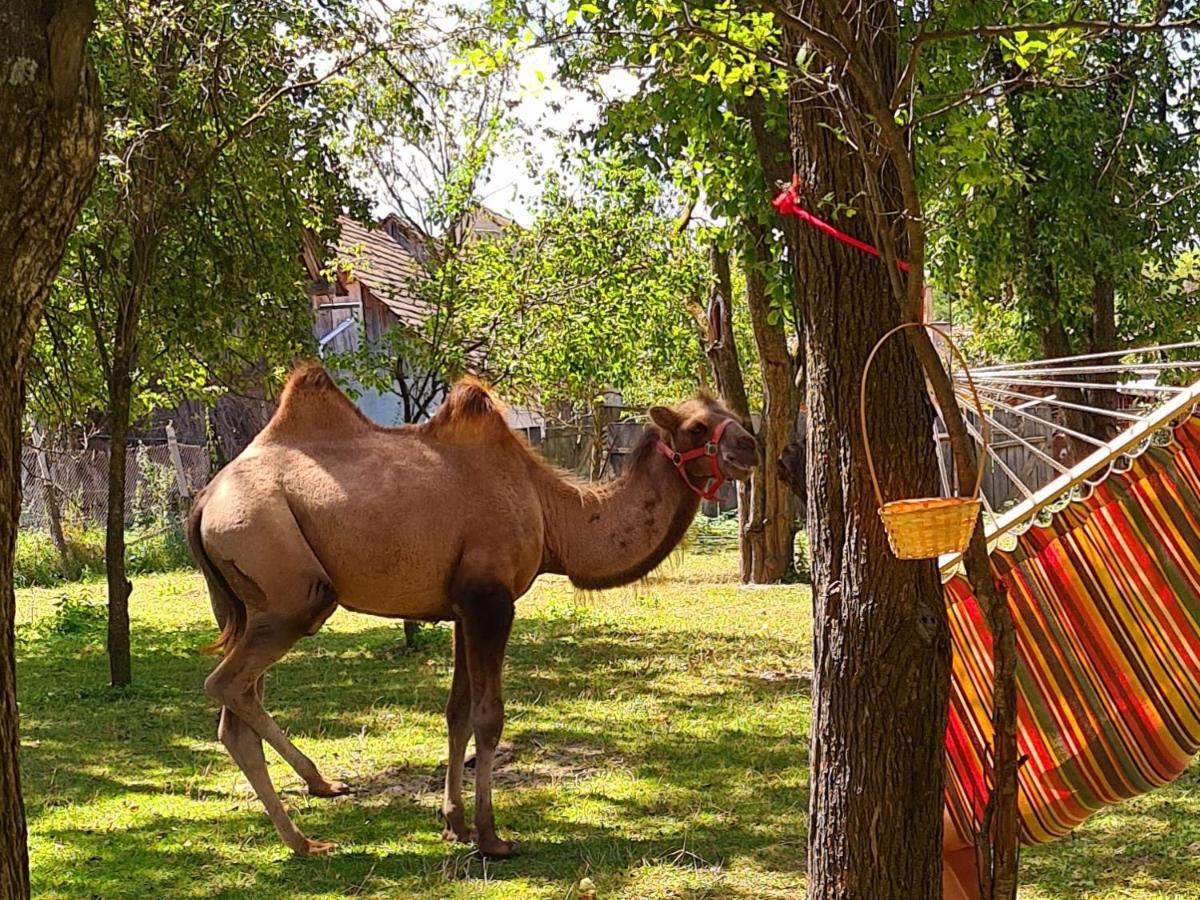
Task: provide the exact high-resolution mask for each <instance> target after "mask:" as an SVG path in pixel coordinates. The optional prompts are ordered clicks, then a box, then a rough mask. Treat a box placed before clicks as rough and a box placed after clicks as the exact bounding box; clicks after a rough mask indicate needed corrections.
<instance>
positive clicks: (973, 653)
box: [943, 387, 1200, 844]
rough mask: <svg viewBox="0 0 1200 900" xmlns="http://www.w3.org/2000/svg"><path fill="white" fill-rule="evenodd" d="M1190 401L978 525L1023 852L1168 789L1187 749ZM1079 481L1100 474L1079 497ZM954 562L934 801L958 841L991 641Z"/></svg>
mask: <svg viewBox="0 0 1200 900" xmlns="http://www.w3.org/2000/svg"><path fill="white" fill-rule="evenodd" d="M1198 401H1200V387H1193V388H1189V389H1187V390H1185V391H1181V392H1179V393H1178V394H1177V395H1176V396H1175V397H1174V398H1173V399H1172V401H1171V402H1170V403H1168V404H1166V406H1165V407H1163V408H1161V409H1160V410H1158V411H1157V412H1156V413H1155V414H1153V415H1152V416H1149V417H1147V418H1146V420H1145V421H1143V422H1141V423H1139V424H1138V425H1136V426H1134V427H1133V428H1131V429H1129V431H1128V432H1127V433H1126V434H1125V435H1123V436H1122V437H1121V438H1119V439H1116V440H1114V441H1113V442H1112V443H1111V444H1110V445H1109V446H1108V447H1107V448H1104V449H1100V450H1097V451H1096V452H1095V453H1094V454H1092V456H1091V457H1089V458H1088V460H1085V461H1084V463H1081V464H1080V466H1078V467H1076V469H1074V470H1072V472H1071V473H1068V474H1066V475H1064V476H1062V477H1061V478H1059V479H1057V480H1056V481H1055V482H1054V483H1052V484H1050V485H1047V486H1046V488H1045V489H1044V490H1042V491H1039V492H1038V494H1037V495H1036V496H1035V497H1032V498H1031V499H1030V500H1029V501H1027V502H1026V503H1024V504H1022V505H1021V507H1018V509H1016V510H1014V511H1013V513H1012V514H1009V515H1007V516H1002V517H1000V519H998V520H997V522H996V523H994V524H993V525H992V526H991V527H989V529H988V535H989V542H992V543H994V544H996V546H994V548H993V549H992V553H991V568H992V573H993V575H994V576H995V577H996V578H997V579H998V580H1001V581H1003V583H1004V586H1005V587H1006V588H1007V591H1008V598H1009V602H1010V604H1011V607H1012V613H1013V618H1014V621H1015V625H1016V635H1017V648H1018V656H1019V662H1018V667H1017V681H1018V723H1017V729H1018V731H1017V740H1018V753H1019V755H1020V756H1023V757H1024V758H1025V761H1024V763H1023V764H1022V766H1021V769H1020V775H1019V811H1020V820H1021V837H1022V841H1023V842H1024V843H1030V844H1034V843H1041V842H1045V841H1051V840H1054V839H1056V838H1060V837H1062V836H1064V835H1066V834H1067V833H1068V832H1070V831H1071V830H1072V829H1074V828H1075V827H1076V826H1078V825H1079V824H1080V823H1081V822H1083V821H1084V820H1085V819H1087V818H1088V817H1089V816H1090V815H1092V814H1093V813H1094V812H1096V811H1097V810H1099V809H1101V808H1102V807H1104V806H1106V805H1108V804H1112V803H1116V802H1118V801H1121V800H1125V799H1128V798H1130V797H1133V796H1136V795H1137V794H1141V793H1144V792H1146V791H1149V790H1151V789H1152V788H1155V787H1158V786H1160V785H1162V784H1165V783H1166V782H1168V781H1171V780H1172V779H1174V778H1176V777H1177V776H1178V775H1179V774H1180V773H1182V772H1183V771H1184V769H1186V768H1187V766H1188V765H1189V764H1190V762H1191V760H1192V756H1193V755H1194V754H1195V753H1196V752H1197V750H1200V415H1197V412H1198V410H1197V402H1198ZM1106 472H1107V473H1108V474H1107V476H1105V474H1104V473H1106ZM1085 473H1088V474H1090V475H1092V476H1099V478H1100V480H1099V482H1098V483H1096V484H1095V486H1094V487H1093V488H1092V490H1091V492H1090V496H1087V497H1086V498H1082V499H1080V498H1078V497H1077V492H1078V489H1079V486H1080V484H1081V483H1082V482H1083V475H1084V474H1085ZM1072 496H1076V499H1073V501H1072V502H1066V498H1067V497H1072ZM1064 502H1066V505H1065V506H1062V507H1061V508H1059V509H1058V510H1057V511H1056V512H1051V510H1052V509H1054V508H1055V507H1056V506H1061V504H1062V503H1064ZM1039 516H1040V519H1038V518H1037V517H1039ZM1031 523H1032V524H1031ZM1018 524H1019V525H1021V526H1028V527H1027V530H1025V531H1024V532H1023V533H1021V534H1019V535H1018V534H1017V533H1016V531H1017V526H1018ZM1001 536H1003V540H1001ZM1005 542H1007V543H1005ZM956 565H957V561H956V560H946V561H944V564H943V574H944V575H945V576H948V580H947V581H946V585H945V593H946V599H947V603H948V606H949V614H950V628H951V636H952V644H953V651H954V659H953V679H952V683H951V697H950V716H949V723H948V727H947V731H946V765H947V783H946V805H947V811H948V814H949V816H948V819H949V822H950V824H951V826H952V827H953V828H954V829H955V830H956V831H957V832H958V836H959V838H960V839H961V840H962V842H963V843H964V844H970V843H973V841H972V840H971V835H973V834H974V833H976V832H977V830H978V823H979V821H980V819H981V817H982V815H983V810H984V805H985V803H986V801H987V797H988V793H989V788H990V771H989V768H988V763H987V760H988V758H989V751H988V748H989V746H990V741H991V736H992V729H991V721H990V716H991V690H992V684H993V681H992V656H991V634H990V632H989V630H988V627H987V623H986V619H985V617H984V615H983V613H982V611H981V610H980V608H979V605H978V604H977V602H976V600H975V598H974V597H973V596H972V594H971V589H970V586H969V585H968V583H967V581H966V579H965V578H964V577H963V576H962V574H961V572H959V571H956Z"/></svg>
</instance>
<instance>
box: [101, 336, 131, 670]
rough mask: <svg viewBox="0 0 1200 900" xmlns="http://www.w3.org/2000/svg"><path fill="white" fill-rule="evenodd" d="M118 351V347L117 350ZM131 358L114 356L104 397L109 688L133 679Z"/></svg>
mask: <svg viewBox="0 0 1200 900" xmlns="http://www.w3.org/2000/svg"><path fill="white" fill-rule="evenodd" d="M118 350H120V348H118ZM131 366H132V359H130V358H129V355H128V354H126V353H124V352H118V353H114V355H113V358H112V372H111V374H110V376H109V388H108V390H109V397H108V403H109V407H108V437H109V446H108V513H107V517H106V520H105V529H104V568H105V571H106V572H107V577H108V671H109V681H110V683H111V684H112V685H113V687H124V686H126V685H128V684H129V683H130V682H131V680H132V678H133V662H132V657H131V653H130V646H129V645H130V640H129V595H130V594H131V593H132V592H133V584H132V582H130V580H129V579H128V578H127V577H126V575H125V481H126V479H125V461H126V456H127V449H128V448H127V446H126V442H127V440H128V439H129V413H130V406H131V403H132V395H133V384H132V378H131V377H130V371H131Z"/></svg>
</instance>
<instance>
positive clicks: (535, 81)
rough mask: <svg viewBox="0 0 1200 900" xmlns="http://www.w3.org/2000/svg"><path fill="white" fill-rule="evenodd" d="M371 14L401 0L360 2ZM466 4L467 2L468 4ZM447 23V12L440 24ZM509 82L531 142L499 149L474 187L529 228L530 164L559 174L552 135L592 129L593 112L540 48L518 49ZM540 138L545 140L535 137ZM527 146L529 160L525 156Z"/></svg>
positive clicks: (604, 84) (614, 92)
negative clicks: (511, 80) (444, 21)
mask: <svg viewBox="0 0 1200 900" xmlns="http://www.w3.org/2000/svg"><path fill="white" fill-rule="evenodd" d="M364 2H365V3H367V4H369V5H372V6H374V7H375V8H376V9H377V10H378V9H379V7H380V6H382V7H384V8H389V7H390V8H395V6H396V5H398V4H399V3H402V2H405V0H364ZM468 2H471V0H468ZM432 6H433V7H434V9H446V10H448V9H449V7H450V6H451V4H450V3H449V2H447V0H433V3H432ZM449 19H450V16H449V14H447V17H446V21H448V20H449ZM517 58H518V61H519V63H518V68H517V74H516V78H515V84H514V85H513V87H512V88H511V96H510V98H509V99H510V102H512V103H513V104H514V105H513V107H512V108H511V110H510V112H511V114H512V115H513V116H514V118H515V119H516V120H517V121H518V122H519V123H520V125H521V126H522V127H523V129H524V130H526V131H527V132H528V133H529V135H530V136H531V138H533V139H532V140H531V141H530V142H528V143H529V146H523V147H520V148H509V149H507V150H503V151H502V152H501V153H500V154H499V155H498V156H497V158H496V160H495V161H494V163H493V164H492V166H491V168H490V170H489V172H488V177H487V178H486V179H485V181H484V183H483V184H482V185H481V186H480V189H479V192H478V193H479V199H480V200H481V201H482V202H483V203H484V204H485V205H486V206H488V207H489V208H491V209H493V210H495V211H496V212H498V213H500V214H502V215H504V216H507V217H508V218H510V219H514V220H515V221H517V222H519V223H521V224H529V222H530V219H531V209H532V208H533V205H534V203H535V201H536V199H537V197H538V196H539V194H540V178H539V177H537V176H536V175H531V174H530V171H529V170H530V168H531V166H530V163H531V162H532V163H533V164H534V165H533V166H532V168H533V169H535V170H536V172H539V173H544V172H550V171H561V170H562V162H561V159H560V155H561V152H562V151H561V145H560V142H559V141H558V140H557V139H556V138H554V137H552V135H561V134H565V133H568V132H569V131H571V130H572V129H573V128H579V127H583V128H586V127H587V126H589V125H593V124H595V123H596V122H597V119H598V116H599V110H598V108H597V106H596V104H595V103H594V102H593V101H592V100H591V99H590V98H589V97H587V96H586V95H585V94H583V93H582V92H581V91H577V90H571V89H568V88H567V87H566V86H564V85H563V84H562V83H561V82H560V81H559V80H558V78H557V77H556V74H555V73H556V68H557V67H556V65H555V62H554V59H553V56H552V54H551V52H550V50H549V49H548V48H546V47H528V48H524V49H521V50H519V51H518V57H517ZM600 85H601V88H602V89H603V90H604V91H605V92H606V94H608V95H609V96H612V97H619V96H625V95H628V94H629V93H631V92H632V91H633V90H635V89H636V82H635V80H634V78H633V77H632V76H630V75H628V74H626V73H614V74H611V75H607V76H604V77H603V78H602V79H601V82H600ZM538 135H545V139H544V140H542V139H537V136H538ZM531 148H532V152H533V154H534V157H533V159H532V160H530V158H529V155H528V152H527V151H529V150H530V149H531ZM374 193H375V197H376V208H375V210H374V211H375V213H376V214H377V215H380V216H382V215H384V214H386V213H387V212H389V211H391V205H390V203H389V201H388V198H387V194H386V192H385V191H383V190H382V189H380V190H376V191H374Z"/></svg>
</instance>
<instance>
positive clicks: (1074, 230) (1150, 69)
mask: <svg viewBox="0 0 1200 900" xmlns="http://www.w3.org/2000/svg"><path fill="white" fill-rule="evenodd" d="M981 6H983V7H985V9H984V10H983V11H979V10H975V11H973V12H974V13H975V14H977V15H979V14H982V15H984V16H987V15H989V14H990V15H995V14H996V13H997V12H998V10H991V9H989V8H987V5H986V4H981ZM1135 6H1136V5H1135ZM1175 6H1179V7H1183V8H1182V9H1180V10H1179V11H1180V13H1181V14H1186V13H1187V12H1188V10H1187V9H1186V7H1188V6H1191V7H1192V12H1193V13H1194V11H1195V4H1175ZM1141 7H1142V8H1143V9H1142V12H1143V14H1144V15H1145V16H1147V17H1150V16H1153V15H1157V14H1158V5H1156V4H1141ZM1131 11H1135V10H1131ZM1024 12H1025V15H1027V16H1029V17H1030V18H1033V19H1036V18H1039V17H1042V18H1047V19H1049V18H1052V17H1053V15H1054V14H1055V13H1056V12H1057V4H1052V3H1043V4H1040V5H1038V4H1034V5H1033V6H1032V7H1030V6H1027V7H1026V8H1025V11H1024ZM1089 13H1091V14H1092V15H1094V16H1096V17H1097V18H1101V17H1103V16H1106V15H1108V6H1106V5H1101V4H1083V5H1082V6H1081V7H1080V15H1087V14H1089ZM1193 40H1194V36H1193V35H1192V34H1189V33H1188V32H1187V31H1173V30H1166V31H1164V30H1155V29H1149V30H1132V31H1122V30H1114V31H1110V32H1101V33H1099V34H1098V35H1096V36H1095V37H1094V38H1093V39H1091V40H1089V41H1086V42H1083V41H1082V40H1081V35H1080V34H1079V33H1078V32H1074V31H1072V30H1070V29H1067V28H1059V29H1052V30H1049V31H1033V32H1031V31H1026V30H1016V31H1014V32H1013V33H1012V34H1011V35H1009V36H1004V35H1001V36H999V38H998V39H997V40H996V41H995V42H994V43H990V44H986V45H983V46H982V48H981V42H980V41H978V40H958V41H950V42H946V43H943V44H940V45H938V46H936V47H934V48H931V50H930V52H929V53H927V54H926V56H925V69H924V71H923V73H922V76H921V84H922V88H923V91H924V93H925V94H926V95H927V96H926V98H925V99H922V100H921V101H920V102H918V103H917V105H916V114H917V116H918V117H921V116H922V115H925V114H927V113H928V112H929V111H931V110H935V109H936V108H937V107H938V105H939V104H940V103H944V100H943V99H942V98H945V97H947V96H956V95H958V96H962V97H964V98H965V101H966V102H962V103H959V104H958V105H957V106H955V107H954V108H953V109H952V110H950V111H948V112H946V113H945V114H944V115H941V116H940V117H939V118H938V119H937V120H936V121H935V122H933V123H932V125H931V127H930V128H928V129H926V130H925V131H923V132H922V134H921V154H922V157H923V159H924V162H925V165H923V166H922V167H921V171H922V173H923V175H924V179H923V182H924V183H923V185H922V190H923V192H924V193H925V195H926V196H927V197H928V198H929V203H928V209H929V212H930V215H931V216H933V217H935V223H936V224H935V225H934V226H933V227H934V231H935V232H936V234H937V237H936V240H935V242H934V244H933V254H932V257H931V263H932V267H931V269H932V272H931V273H932V275H933V276H934V278H935V279H936V280H937V281H938V282H939V283H940V284H941V285H943V286H944V287H945V289H947V290H948V291H952V292H954V293H956V294H958V295H959V296H961V297H962V298H963V299H964V300H965V301H966V306H967V309H968V311H969V314H970V315H971V321H972V323H973V325H974V330H975V332H976V342H977V344H978V345H979V346H980V348H981V349H982V350H983V351H984V352H990V353H992V354H995V355H1002V356H1006V357H1009V358H1028V357H1029V356H1032V355H1041V356H1046V357H1054V358H1057V357H1061V356H1067V355H1071V354H1075V353H1095V352H1107V351H1111V350H1115V349H1117V348H1119V347H1122V346H1128V345H1131V344H1134V343H1137V342H1144V341H1147V342H1148V341H1162V342H1173V341H1176V340H1183V339H1186V338H1187V337H1190V336H1191V335H1192V334H1193V333H1194V331H1195V328H1196V326H1197V321H1196V317H1195V315H1194V312H1192V311H1191V310H1189V309H1188V308H1187V305H1186V304H1181V303H1180V302H1179V296H1180V293H1179V290H1178V288H1179V283H1178V281H1177V280H1176V279H1175V278H1174V275H1175V273H1176V266H1175V262H1174V260H1175V258H1176V256H1177V254H1178V252H1179V249H1180V244H1181V242H1190V241H1194V240H1195V234H1194V224H1195V219H1196V214H1197V207H1196V199H1195V198H1196V196H1197V192H1196V189H1195V188H1196V186H1197V179H1198V178H1200V175H1198V170H1200V141H1197V140H1196V128H1197V122H1198V120H1197V115H1198V114H1197V109H1200V103H1198V101H1200V95H1198V94H1197V91H1198V90H1200V88H1198V86H1197V85H1198V84H1200V82H1198V81H1197V78H1196V74H1197V72H1196V67H1197V64H1196V61H1195V54H1194V52H1193V51H1194V47H1193ZM972 63H974V65H973V64H972ZM981 83H989V84H990V85H991V88H990V89H989V90H988V91H986V92H982V93H980V92H978V91H977V88H978V86H979V85H980V84H981ZM964 225H965V226H966V227H963V226H964ZM1088 380H1095V379H1088ZM1101 380H1103V376H1102V378H1101ZM1064 394H1065V396H1064V399H1068V400H1074V402H1079V401H1080V400H1082V399H1085V398H1084V397H1083V396H1080V394H1079V392H1076V391H1064ZM1114 396H1115V395H1114V392H1112V391H1111V390H1103V389H1098V390H1095V391H1093V392H1092V393H1091V395H1090V396H1088V397H1087V398H1086V399H1087V400H1088V402H1089V403H1090V404H1091V405H1093V406H1099V407H1103V406H1105V405H1106V404H1107V403H1108V402H1110V401H1111V400H1113V399H1114ZM1068 417H1069V424H1070V425H1071V426H1072V427H1073V428H1075V430H1082V431H1085V432H1090V433H1093V434H1096V435H1098V436H1107V429H1108V428H1109V427H1111V425H1112V424H1113V423H1112V420H1111V419H1108V418H1107V417H1104V416H1102V415H1099V416H1089V415H1086V414H1083V413H1081V412H1078V411H1074V410H1069V411H1068ZM1089 449H1090V448H1089Z"/></svg>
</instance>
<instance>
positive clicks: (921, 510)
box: [859, 322, 988, 559]
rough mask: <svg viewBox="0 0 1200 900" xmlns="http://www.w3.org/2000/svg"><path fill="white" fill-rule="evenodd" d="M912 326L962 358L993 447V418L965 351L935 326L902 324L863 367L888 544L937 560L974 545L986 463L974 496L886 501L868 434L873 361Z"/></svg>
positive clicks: (862, 398)
mask: <svg viewBox="0 0 1200 900" xmlns="http://www.w3.org/2000/svg"><path fill="white" fill-rule="evenodd" d="M906 328H928V329H929V330H930V331H933V332H935V333H936V334H938V335H940V336H941V338H942V339H943V340H944V341H945V342H946V345H947V346H948V347H949V348H950V350H951V352H953V353H954V355H955V357H957V359H958V361H959V363H960V364H961V365H962V367H963V371H964V372H966V375H967V384H968V386H969V387H970V389H971V396H972V398H973V399H974V401H975V405H976V407H977V408H978V409H979V419H980V422H981V423H982V428H981V432H980V440H981V442H982V444H983V446H984V447H987V428H988V421H987V417H986V416H984V415H983V407H982V405H981V404H980V402H979V394H978V392H976V390H975V382H974V380H973V379H972V378H971V371H970V369H968V368H967V361H966V360H965V359H964V358H963V355H962V353H961V352H960V351H959V349H958V348H957V347H956V346H954V342H953V341H951V340H950V337H949V335H947V334H946V333H945V332H944V331H942V330H941V329H940V328H938V327H936V326H934V325H928V324H920V323H916V322H907V323H905V324H903V325H897V326H896V327H895V328H893V329H892V330H891V331H889V332H888V333H887V334H885V335H884V336H883V337H881V338H880V339H879V341H878V342H877V343H876V344H875V346H874V347H873V348H872V349H871V353H870V355H869V356H868V357H867V364H866V366H865V367H864V368H863V375H862V384H861V386H860V390H859V419H860V424H861V425H862V438H863V446H864V448H865V449H866V451H867V470H868V471H869V472H870V473H871V486H872V487H873V488H874V489H875V499H876V500H877V501H878V503H879V518H881V519H882V520H883V527H884V528H885V529H886V530H887V536H888V543H889V544H890V545H891V548H892V552H893V553H895V554H896V556H898V557H899V558H900V559H936V558H937V557H939V556H941V555H942V554H945V553H962V552H963V551H964V550H966V549H967V544H969V543H970V542H971V535H972V534H973V533H974V532H975V523H976V522H978V521H979V507H980V502H979V489H980V487H981V486H982V485H983V465H982V460H981V461H980V465H978V466H976V469H977V472H976V475H975V489H974V490H973V491H972V492H971V496H969V497H917V498H913V499H908V500H892V501H891V502H888V503H885V502H884V500H883V491H882V490H881V489H880V487H879V478H878V477H877V476H876V474H875V459H874V457H873V456H872V454H871V439H870V437H869V435H868V434H867V375H868V374H869V373H870V371H871V363H872V362H874V361H875V355H876V354H877V353H878V352H879V348H880V347H882V346H883V343H884V341H886V340H887V339H888V338H890V337H891V336H892V335H894V334H895V333H896V332H898V331H903V330H904V329H906Z"/></svg>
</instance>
